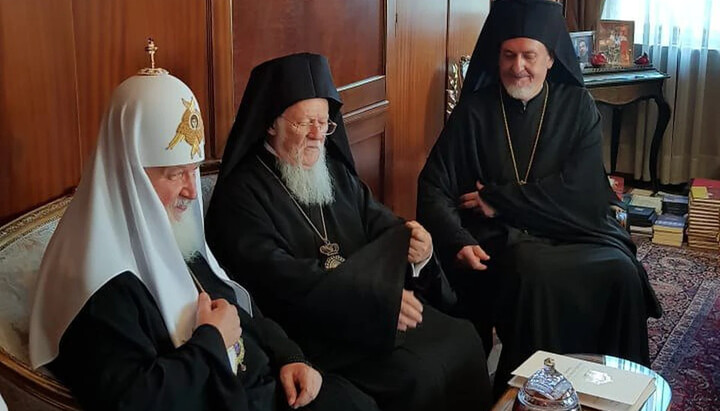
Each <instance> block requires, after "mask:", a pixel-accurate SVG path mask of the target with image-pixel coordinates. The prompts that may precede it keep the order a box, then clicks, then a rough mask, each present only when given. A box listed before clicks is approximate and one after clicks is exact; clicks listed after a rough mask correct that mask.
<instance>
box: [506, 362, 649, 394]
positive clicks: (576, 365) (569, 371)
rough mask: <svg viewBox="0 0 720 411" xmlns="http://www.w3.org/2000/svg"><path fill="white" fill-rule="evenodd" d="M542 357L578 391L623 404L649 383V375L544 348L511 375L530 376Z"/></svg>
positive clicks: (538, 366) (541, 363) (540, 364)
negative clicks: (549, 359) (547, 350)
mask: <svg viewBox="0 0 720 411" xmlns="http://www.w3.org/2000/svg"><path fill="white" fill-rule="evenodd" d="M546 358H552V359H554V360H555V369H556V370H558V371H559V372H560V373H562V374H563V375H564V376H565V378H567V379H568V380H569V381H570V383H571V384H572V385H573V387H574V388H575V391H577V392H578V393H582V394H588V395H592V396H594V397H600V398H603V399H607V400H611V401H617V402H620V403H623V404H628V405H632V404H635V403H636V402H637V401H638V400H639V399H640V397H641V395H642V394H643V392H644V391H645V390H646V389H647V388H648V385H650V384H651V383H652V382H653V378H652V377H650V376H648V375H644V374H639V373H635V372H631V371H625V370H620V369H617V368H612V367H608V366H606V365H603V364H597V363H593V362H589V361H584V360H579V359H576V358H571V357H567V356H564V355H559V354H553V353H549V352H546V351H537V352H535V354H533V355H532V356H531V357H530V358H528V359H527V360H526V361H525V362H524V363H523V364H522V365H520V367H518V368H517V369H516V370H515V371H513V373H512V374H513V375H517V376H520V377H524V378H530V376H531V375H532V374H533V373H535V371H537V370H539V369H540V368H542V367H543V362H544V361H545V359H546ZM653 388H654V384H653Z"/></svg>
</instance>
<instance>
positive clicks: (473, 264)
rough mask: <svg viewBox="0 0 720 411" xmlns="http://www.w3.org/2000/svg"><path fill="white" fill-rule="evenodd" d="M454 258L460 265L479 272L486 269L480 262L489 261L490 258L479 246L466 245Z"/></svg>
mask: <svg viewBox="0 0 720 411" xmlns="http://www.w3.org/2000/svg"><path fill="white" fill-rule="evenodd" d="M455 257H456V258H457V260H458V261H459V262H460V264H461V265H464V266H465V267H468V268H472V269H473V270H479V271H482V270H485V269H487V266H486V265H485V264H483V263H482V262H483V261H487V260H489V259H490V256H489V255H487V253H486V252H485V250H483V249H482V248H481V247H480V246H479V245H466V246H465V247H463V248H462V249H460V251H459V252H458V253H457V255H456V256H455Z"/></svg>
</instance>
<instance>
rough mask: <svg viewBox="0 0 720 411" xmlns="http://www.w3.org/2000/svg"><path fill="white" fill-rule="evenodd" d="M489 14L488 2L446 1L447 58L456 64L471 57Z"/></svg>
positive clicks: (484, 0)
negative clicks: (464, 57)
mask: <svg viewBox="0 0 720 411" xmlns="http://www.w3.org/2000/svg"><path fill="white" fill-rule="evenodd" d="M489 13H490V0H448V35H447V57H448V60H449V61H451V62H457V61H458V60H460V57H461V56H464V55H468V56H469V55H471V54H472V52H473V49H474V48H475V43H476V42H477V38H478V36H479V35H480V30H481V29H482V26H483V24H485V19H487V16H488V14H489Z"/></svg>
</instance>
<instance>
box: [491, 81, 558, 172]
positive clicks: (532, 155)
mask: <svg viewBox="0 0 720 411" xmlns="http://www.w3.org/2000/svg"><path fill="white" fill-rule="evenodd" d="M543 88H544V89H545V101H544V102H543V108H542V113H541V114H540V124H539V125H538V130H537V134H535V142H534V143H533V148H532V152H531V153H530V161H529V162H528V166H527V170H526V171H525V178H523V179H522V180H521V179H520V173H519V172H518V166H517V162H516V161H515V150H513V145H512V139H511V138H510V127H508V121H507V115H506V114H505V101H504V100H503V91H502V84H500V107H502V115H503V121H504V122H505V135H506V136H507V142H508V147H509V148H510V158H512V162H513V169H515V179H516V180H517V182H518V184H519V185H521V186H523V185H525V184H527V180H528V177H529V176H530V169H531V168H532V165H533V160H535V149H537V145H538V141H539V140H540V131H541V130H542V126H543V120H544V119H545V108H547V101H548V94H550V90H549V86H548V84H547V81H546V82H545V83H544V84H543Z"/></svg>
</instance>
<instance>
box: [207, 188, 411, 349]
mask: <svg viewBox="0 0 720 411" xmlns="http://www.w3.org/2000/svg"><path fill="white" fill-rule="evenodd" d="M362 201H367V200H366V199H365V198H364V199H362ZM213 202H214V204H213V206H214V207H216V209H215V210H214V212H215V213H216V217H217V216H220V215H221V216H222V224H214V225H213V226H212V229H210V228H208V230H211V231H212V234H211V235H209V236H208V243H209V244H210V246H211V247H212V248H213V250H214V252H215V255H216V256H217V257H218V258H219V260H220V261H221V263H222V264H223V266H224V267H225V268H226V269H227V272H228V273H231V275H232V276H233V277H234V278H235V279H237V280H238V281H239V282H240V283H241V284H243V285H247V286H248V287H249V288H250V289H251V290H252V291H253V294H254V295H255V298H257V299H258V302H259V303H260V304H261V305H262V307H263V310H265V311H266V312H269V313H271V316H272V317H273V318H275V319H278V320H279V321H280V322H281V323H282V324H283V326H284V327H285V328H286V329H288V330H291V329H292V330H302V332H303V333H304V334H308V335H313V336H317V338H326V337H329V338H331V339H334V340H341V341H347V342H352V344H357V345H361V346H366V347H371V348H373V349H379V350H382V349H389V348H391V347H393V346H394V344H395V331H396V328H397V320H398V314H399V310H400V301H401V294H402V287H403V283H404V279H405V272H406V270H407V268H408V262H407V247H408V242H409V231H408V230H407V229H406V228H405V227H404V226H402V225H401V224H397V221H398V220H397V218H394V221H396V223H395V226H394V227H393V228H389V229H388V228H387V227H386V224H385V221H388V219H387V218H385V217H384V215H386V214H385V213H384V212H382V211H380V212H378V213H371V214H372V216H371V217H369V219H368V220H366V222H365V224H366V230H369V231H370V232H373V233H374V232H377V231H384V232H383V234H382V235H380V236H378V237H377V238H375V239H374V240H373V241H371V242H370V243H368V244H367V245H365V246H364V247H362V248H360V249H359V250H356V251H355V252H354V254H353V255H352V256H348V257H346V261H345V262H344V263H342V264H341V265H340V266H339V267H337V268H335V269H334V270H332V271H328V270H326V269H325V268H324V267H322V266H321V265H320V260H319V259H317V258H302V257H296V256H295V255H294V254H293V251H292V250H291V247H290V246H289V245H288V244H287V242H286V240H285V239H284V238H283V237H282V236H281V235H280V234H279V232H278V230H277V229H276V228H275V222H274V221H273V219H272V218H271V216H270V214H268V210H266V209H265V208H264V207H263V205H262V202H261V200H259V197H258V195H257V194H256V193H254V192H253V190H252V189H249V188H246V187H243V186H241V185H239V186H230V187H225V188H224V190H220V191H218V190H216V192H215V193H214V194H213ZM368 207H371V208H373V209H375V211H378V210H377V209H376V207H375V206H374V205H373V204H372V203H369V204H368ZM235 227H242V234H238V232H237V231H236V229H235Z"/></svg>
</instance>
